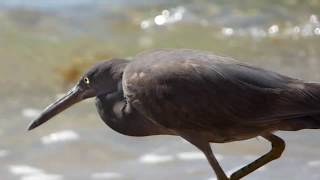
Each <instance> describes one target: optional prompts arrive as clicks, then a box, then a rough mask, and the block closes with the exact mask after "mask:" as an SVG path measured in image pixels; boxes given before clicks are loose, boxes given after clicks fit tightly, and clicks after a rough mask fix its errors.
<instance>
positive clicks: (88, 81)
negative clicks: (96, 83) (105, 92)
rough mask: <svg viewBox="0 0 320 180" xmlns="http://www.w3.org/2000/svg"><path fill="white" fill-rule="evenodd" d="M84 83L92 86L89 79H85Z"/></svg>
mask: <svg viewBox="0 0 320 180" xmlns="http://www.w3.org/2000/svg"><path fill="white" fill-rule="evenodd" d="M83 81H84V83H86V84H88V85H89V84H90V80H89V78H88V77H85V78H83Z"/></svg>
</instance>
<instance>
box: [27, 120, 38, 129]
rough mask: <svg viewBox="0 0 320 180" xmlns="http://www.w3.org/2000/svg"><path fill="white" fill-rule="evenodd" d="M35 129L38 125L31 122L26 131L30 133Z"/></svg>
mask: <svg viewBox="0 0 320 180" xmlns="http://www.w3.org/2000/svg"><path fill="white" fill-rule="evenodd" d="M36 127H38V124H37V123H36V121H32V122H31V123H30V124H29V126H28V131H31V130H33V129H34V128H36Z"/></svg>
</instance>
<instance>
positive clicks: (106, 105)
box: [96, 89, 163, 136]
mask: <svg viewBox="0 0 320 180" xmlns="http://www.w3.org/2000/svg"><path fill="white" fill-rule="evenodd" d="M96 106H97V109H98V112H99V115H100V117H101V119H102V120H103V121H104V122H105V123H106V124H107V125H108V126H109V127H111V128H112V129H113V130H115V131H117V132H119V133H121V134H124V135H128V136H149V135H158V134H163V133H162V128H160V127H158V126H157V125H155V124H154V123H153V122H151V121H150V120H148V119H147V118H145V117H144V116H142V115H141V114H140V113H138V112H137V111H136V110H135V109H134V108H128V107H129V106H130V105H129V104H127V102H126V100H125V98H124V97H123V92H122V90H121V89H120V90H119V91H117V92H114V93H110V94H107V95H104V96H99V97H97V99H96Z"/></svg>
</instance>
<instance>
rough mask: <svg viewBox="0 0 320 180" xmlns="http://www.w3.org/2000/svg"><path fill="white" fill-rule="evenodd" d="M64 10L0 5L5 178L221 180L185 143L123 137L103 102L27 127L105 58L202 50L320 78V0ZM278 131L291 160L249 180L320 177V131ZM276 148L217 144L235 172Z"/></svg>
mask: <svg viewBox="0 0 320 180" xmlns="http://www.w3.org/2000/svg"><path fill="white" fill-rule="evenodd" d="M62 2H64V1H55V3H52V1H47V0H46V1H41V2H40V1H38V0H33V1H28V3H26V2H25V1H19V0H15V1H11V0H4V1H0V61H1V66H0V75H1V77H2V78H0V85H1V89H0V97H1V101H0V127H1V128H0V136H1V140H0V178H1V180H2V179H3V180H38V179H41V180H61V179H63V180H73V179H74V180H82V179H83V180H87V179H92V180H96V179H97V180H100V179H130V180H131V179H139V180H140V179H154V180H158V179H159V180H161V179H169V180H170V179H172V180H174V179H186V180H189V179H190V180H193V179H200V180H209V179H210V180H212V179H214V174H213V173H212V171H211V169H210V167H209V166H208V163H207V162H206V160H205V159H204V157H203V155H202V154H201V153H199V151H198V150H197V149H196V148H195V147H193V146H191V145H190V144H188V143H186V142H185V141H183V140H182V139H180V138H178V137H171V136H157V137H145V138H133V137H127V136H123V135H120V134H118V133H116V132H114V131H112V130H111V129H110V128H108V127H107V126H105V125H104V123H103V122H102V121H101V120H100V119H99V117H98V115H97V113H96V110H95V107H94V102H93V100H89V101H86V102H83V103H81V104H78V105H76V106H74V107H72V108H70V109H69V110H67V111H66V112H64V113H62V114H60V115H59V116H57V117H55V118H54V119H53V120H51V121H50V122H48V123H46V124H45V125H43V126H42V127H40V128H38V129H36V130H34V131H32V132H27V131H26V128H27V125H28V123H29V122H30V121H31V120H32V119H34V118H35V117H36V116H37V115H38V114H39V112H41V110H42V109H43V108H44V107H45V106H46V105H47V104H49V103H51V102H52V101H53V100H54V99H56V97H57V96H59V94H61V93H63V92H64V91H66V89H67V87H69V86H70V85H71V84H72V83H71V81H73V80H74V79H75V77H77V75H78V74H79V72H81V71H83V70H84V69H85V68H86V67H87V66H88V65H89V64H92V63H94V62H96V61H98V60H100V59H104V58H110V57H125V58H130V57H132V56H133V55H135V54H137V53H138V52H140V51H143V50H147V49H152V48H162V47H166V48H169V47H170V48H195V49H202V50H207V51H211V52H214V53H217V54H220V55H226V56H232V57H234V58H237V59H240V60H241V61H245V62H248V63H251V64H255V65H258V66H260V67H264V68H268V69H271V70H274V71H277V72H281V73H283V74H287V75H290V76H294V77H298V78H302V79H308V80H313V81H319V80H320V73H319V72H320V70H319V67H320V66H319V65H320V61H319V60H320V59H319V57H320V51H319V47H320V23H319V15H320V14H318V13H319V10H320V4H319V3H317V1H304V2H303V3H298V2H296V1H282V2H278V1H259V2H256V1H249V0H246V1H241V2H240V1H228V2H227V3H226V2H225V1H187V2H186V1H179V0H175V1H157V0H154V1H148V2H149V3H147V4H145V2H144V3H141V1H127V0H121V1H102V0H97V1H86V0H82V1H70V2H68V3H62ZM129 2H130V3H129ZM73 67H77V68H78V69H73ZM61 69H62V70H63V72H65V71H67V72H69V71H72V72H73V73H71V75H70V74H69V75H68V74H67V75H66V74H65V73H61ZM78 71H79V72H78ZM73 75H74V76H75V77H74V76H73ZM278 134H279V135H280V136H281V137H283V138H284V139H285V140H286V142H287V149H286V151H285V152H284V154H283V156H282V158H281V159H279V160H277V161H274V162H272V163H270V164H268V165H267V166H265V167H264V168H261V169H260V170H259V171H257V172H255V173H253V174H251V175H250V176H248V177H247V178H246V179H261V180H264V179H266V180H267V179H279V180H280V179H303V178H308V179H314V180H316V179H320V173H319V172H318V169H319V167H320V153H319V152H320V146H319V144H320V140H319V138H317V137H318V136H319V132H318V131H317V130H304V131H299V132H279V133H278ZM268 145H269V144H268V143H267V142H265V141H264V140H263V139H259V138H257V139H252V140H249V141H244V142H235V143H227V144H223V145H221V144H213V145H212V147H213V150H214V152H215V153H216V155H217V158H218V159H219V161H220V162H221V164H222V166H223V167H224V169H225V170H226V171H227V172H228V173H231V172H232V171H234V170H235V169H237V168H239V167H240V166H241V165H243V164H245V163H248V162H250V161H252V160H253V159H255V158H256V157H258V156H259V155H262V154H263V153H264V152H267V151H268V150H269V148H270V147H269V146H268Z"/></svg>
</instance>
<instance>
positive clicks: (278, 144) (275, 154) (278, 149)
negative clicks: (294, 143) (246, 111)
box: [230, 134, 285, 180]
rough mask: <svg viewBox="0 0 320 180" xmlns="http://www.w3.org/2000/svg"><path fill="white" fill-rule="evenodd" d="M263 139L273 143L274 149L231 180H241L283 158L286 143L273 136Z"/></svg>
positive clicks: (239, 171)
mask: <svg viewBox="0 0 320 180" xmlns="http://www.w3.org/2000/svg"><path fill="white" fill-rule="evenodd" d="M262 137H264V138H265V139H266V140H268V141H270V142H271V145H272V149H271V150H270V151H269V152H268V153H267V154H265V155H263V156H262V157H260V158H259V159H257V160H255V161H253V162H252V163H250V164H248V165H247V166H245V167H243V168H241V169H239V170H238V171H236V172H234V173H233V174H232V175H231V177H230V180H237V179H240V178H242V177H244V176H246V175H248V174H249V173H251V172H253V171H255V170H256V169H258V168H260V167H262V166H263V165H265V164H267V163H269V162H270V161H272V160H275V159H278V158H279V157H280V156H281V154H282V152H283V150H284V148H285V142H284V141H283V140H282V139H281V138H280V137H278V136H276V135H273V134H268V135H263V136H262Z"/></svg>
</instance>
